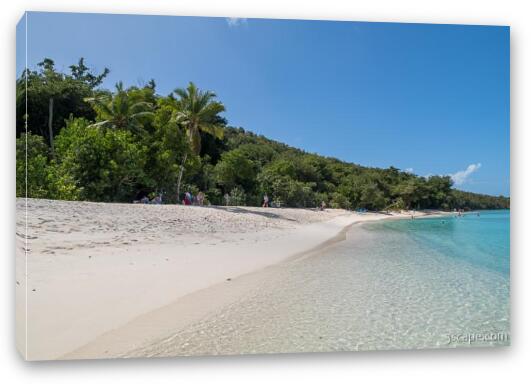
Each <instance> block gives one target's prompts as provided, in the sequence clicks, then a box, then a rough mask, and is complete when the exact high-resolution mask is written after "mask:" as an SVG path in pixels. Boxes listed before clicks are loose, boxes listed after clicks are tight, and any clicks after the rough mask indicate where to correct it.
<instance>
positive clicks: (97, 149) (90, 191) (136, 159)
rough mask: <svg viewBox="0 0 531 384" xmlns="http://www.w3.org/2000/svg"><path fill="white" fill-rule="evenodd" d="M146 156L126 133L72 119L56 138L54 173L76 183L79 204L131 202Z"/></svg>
mask: <svg viewBox="0 0 531 384" xmlns="http://www.w3.org/2000/svg"><path fill="white" fill-rule="evenodd" d="M146 153H147V148H145V147H143V146H141V145H139V144H138V143H137V142H135V140H134V136H133V135H132V134H131V132H129V131H124V130H112V129H101V127H97V126H94V125H90V123H89V122H88V121H87V120H84V119H74V118H72V119H70V120H68V121H67V124H66V127H65V128H63V130H62V131H61V133H60V134H59V135H58V136H57V155H58V156H57V158H58V163H57V173H58V174H59V175H60V176H61V177H66V176H68V177H69V178H70V179H72V180H75V182H76V184H77V185H79V186H80V192H79V198H80V199H82V200H91V201H131V200H132V199H133V198H134V196H135V192H136V190H137V187H138V184H141V183H143V182H144V178H145V174H144V166H145V163H146Z"/></svg>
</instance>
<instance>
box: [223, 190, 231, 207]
mask: <svg viewBox="0 0 531 384" xmlns="http://www.w3.org/2000/svg"><path fill="white" fill-rule="evenodd" d="M223 197H224V198H225V205H226V206H227V207H228V206H229V202H230V196H229V194H228V193H225V196H223Z"/></svg>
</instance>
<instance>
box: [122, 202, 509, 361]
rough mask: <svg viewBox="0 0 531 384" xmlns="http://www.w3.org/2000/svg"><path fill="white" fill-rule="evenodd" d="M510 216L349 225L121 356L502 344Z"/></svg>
mask: <svg viewBox="0 0 531 384" xmlns="http://www.w3.org/2000/svg"><path fill="white" fill-rule="evenodd" d="M442 220H444V221H445V222H444V223H443V222H442ZM504 221H505V222H504ZM508 225H509V224H508V212H507V213H504V212H488V213H487V212H485V213H483V212H482V213H481V216H480V217H479V218H478V217H477V216H476V217H467V216H465V217H464V218H459V219H457V218H444V219H441V218H433V219H418V220H401V221H393V222H389V221H388V222H379V223H372V224H366V225H363V226H355V227H353V228H352V230H351V231H349V233H348V236H347V240H345V241H342V242H340V243H337V244H335V245H333V246H331V247H328V248H326V249H325V250H323V251H321V252H319V253H318V254H314V255H310V256H307V257H304V258H301V259H297V260H292V261H290V262H286V263H282V264H279V265H276V266H274V267H270V268H267V269H265V270H263V271H262V272H259V273H256V274H252V275H248V276H244V277H242V278H238V279H233V281H232V282H230V283H228V284H240V285H241V288H242V292H245V293H243V294H242V295H241V297H240V299H239V300H238V301H236V302H234V303H232V304H231V305H228V306H226V307H225V308H223V309H222V310H220V311H217V312H215V313H211V314H210V315H208V316H206V317H205V318H204V319H203V320H201V321H199V322H196V323H194V324H190V325H189V326H187V327H185V328H184V329H182V330H180V331H178V332H176V333H174V334H172V335H168V337H167V338H165V339H162V340H159V341H157V342H156V343H154V344H152V345H149V346H147V347H145V348H142V349H139V350H136V351H132V352H131V353H129V354H127V356H174V355H204V354H240V353H278V352H324V351H353V350H381V349H410V348H446V347H470V346H492V345H508V344H509V340H508V337H509V336H508V334H509V332H510V329H509V328H510V322H509V273H508V272H509V265H508V263H509V243H508V241H509V239H508V230H509V229H508V228H509V227H508ZM504 241H505V242H504ZM477 335H480V336H479V337H483V338H488V340H478V338H479V337H478V336H477ZM474 338H475V339H474Z"/></svg>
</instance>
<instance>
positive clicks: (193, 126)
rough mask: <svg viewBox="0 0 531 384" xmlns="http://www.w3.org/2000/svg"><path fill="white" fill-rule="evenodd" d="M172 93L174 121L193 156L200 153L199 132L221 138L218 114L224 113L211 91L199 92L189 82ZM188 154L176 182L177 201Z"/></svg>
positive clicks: (220, 119) (184, 157)
mask: <svg viewBox="0 0 531 384" xmlns="http://www.w3.org/2000/svg"><path fill="white" fill-rule="evenodd" d="M174 93H175V94H176V95H177V97H178V101H177V110H176V113H175V118H176V121H178V122H179V124H181V126H182V127H183V128H184V130H185V132H186V135H187V137H188V140H189V142H190V148H191V151H192V153H193V154H196V155H199V153H200V151H201V135H200V133H201V132H204V133H207V134H210V135H212V136H214V137H217V138H222V137H223V127H222V124H221V123H222V121H223V119H222V118H221V116H220V113H221V112H223V111H225V107H224V106H223V104H222V103H220V102H218V101H215V98H216V94H215V93H214V92H211V91H201V90H200V89H198V88H197V87H196V86H195V85H194V83H192V82H190V83H189V84H188V87H187V88H185V89H184V88H177V89H175V91H174ZM187 157H188V153H185V154H184V156H183V158H182V162H181V168H180V172H179V177H178V181H177V200H179V196H180V190H181V180H182V176H183V172H184V167H185V164H186V159H187Z"/></svg>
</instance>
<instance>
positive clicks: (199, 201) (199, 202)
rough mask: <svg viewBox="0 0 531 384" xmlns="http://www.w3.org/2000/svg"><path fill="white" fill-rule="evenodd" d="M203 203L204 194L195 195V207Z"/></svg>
mask: <svg viewBox="0 0 531 384" xmlns="http://www.w3.org/2000/svg"><path fill="white" fill-rule="evenodd" d="M204 201H205V194H204V193H203V192H199V193H198V194H197V205H199V206H202V205H203V203H204Z"/></svg>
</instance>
